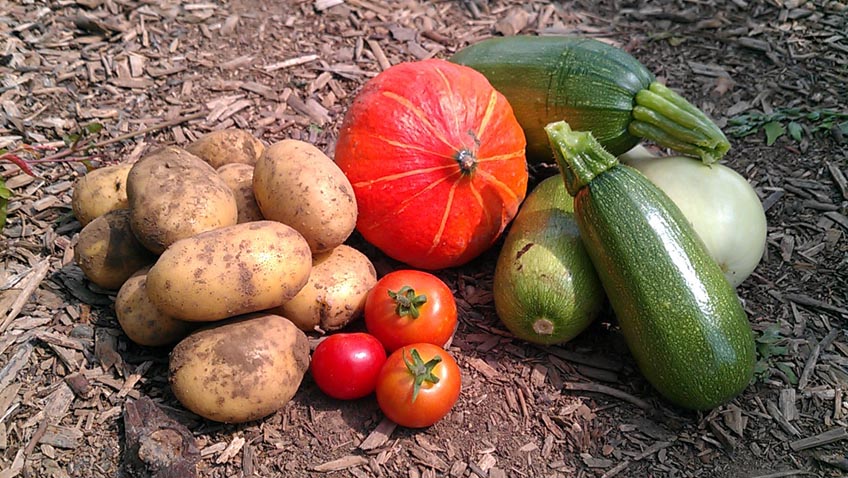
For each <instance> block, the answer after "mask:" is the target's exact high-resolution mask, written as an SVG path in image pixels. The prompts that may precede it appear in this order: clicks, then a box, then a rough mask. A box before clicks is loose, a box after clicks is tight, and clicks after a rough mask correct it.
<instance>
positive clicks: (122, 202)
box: [71, 164, 132, 226]
mask: <svg viewBox="0 0 848 478" xmlns="http://www.w3.org/2000/svg"><path fill="white" fill-rule="evenodd" d="M130 168H132V164H115V165H112V166H104V167H102V168H97V169H95V170H93V171H90V172H88V173H87V174H86V175H85V176H82V177H80V178H79V179H77V180H76V182H75V183H74V192H73V195H72V196H71V208H72V209H73V211H74V217H76V218H77V221H79V222H80V224H82V225H83V226H86V225H88V223H90V222H91V221H93V220H94V219H95V218H98V217H100V216H102V215H104V214H106V213H107V212H109V211H114V210H116V209H127V207H128V203H127V175H128V174H129V172H130Z"/></svg>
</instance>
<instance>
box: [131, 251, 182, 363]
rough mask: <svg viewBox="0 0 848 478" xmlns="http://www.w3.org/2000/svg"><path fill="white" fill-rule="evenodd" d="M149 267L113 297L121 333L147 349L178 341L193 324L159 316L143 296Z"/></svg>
mask: <svg viewBox="0 0 848 478" xmlns="http://www.w3.org/2000/svg"><path fill="white" fill-rule="evenodd" d="M149 270H150V268H149V267H145V268H144V269H141V270H139V271H138V272H136V273H135V274H133V275H132V276H131V277H130V278H129V279H127V281H126V282H124V285H122V286H121V289H120V290H119V291H118V295H117V296H116V297H115V315H116V316H117V318H118V324H120V325H121V330H123V331H124V333H125V334H126V335H127V337H129V339H130V340H132V341H133V342H135V343H137V344H139V345H147V346H151V347H158V346H162V345H169V344H173V343H176V342H179V341H180V340H182V339H183V338H185V336H186V335H188V334H189V333H190V332H191V331H192V330H194V329H195V328H196V324H192V323H191V322H184V321H182V320H177V319H175V318H173V317H171V316H170V315H167V314H164V313H162V311H161V310H159V308H158V307H156V305H154V304H153V302H151V301H150V297H149V296H148V295H147V272H148V271H149Z"/></svg>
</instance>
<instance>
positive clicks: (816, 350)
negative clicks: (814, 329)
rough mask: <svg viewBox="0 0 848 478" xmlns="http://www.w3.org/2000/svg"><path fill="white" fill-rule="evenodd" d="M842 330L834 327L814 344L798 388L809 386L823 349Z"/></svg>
mask: <svg viewBox="0 0 848 478" xmlns="http://www.w3.org/2000/svg"><path fill="white" fill-rule="evenodd" d="M840 331H841V330H840V329H832V330H831V331H830V332H828V334H827V335H826V336H825V337H824V338H823V339H822V340H821V342H818V343H817V344H816V345H815V346H813V350H812V351H811V352H810V356H809V357H808V358H807V361H806V363H805V364H804V370H803V371H802V372H801V377H800V378H798V390H801V391H803V390H804V389H806V388H807V384H808V383H809V381H810V377H811V375H812V373H813V369H814V368H815V367H816V363H817V362H818V360H819V355H820V354H821V352H822V350H824V349H826V348H827V347H829V346H830V344H831V343H832V342H833V341H834V340H835V339H836V336H837V335H839V332H840ZM787 419H788V417H787Z"/></svg>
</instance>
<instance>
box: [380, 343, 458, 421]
mask: <svg viewBox="0 0 848 478" xmlns="http://www.w3.org/2000/svg"><path fill="white" fill-rule="evenodd" d="M461 387H462V378H461V376H460V371H459V366H458V365H457V364H456V361H455V360H454V359H453V357H451V355H450V354H449V353H448V352H447V351H445V350H444V349H443V348H441V347H439V346H436V345H433V344H425V343H421V344H412V345H409V346H406V347H403V348H400V349H398V350H395V351H394V352H393V353H392V354H391V355H389V358H388V359H386V363H385V365H383V368H382V370H380V375H379V377H377V392H376V393H377V403H378V404H379V405H380V409H381V410H382V411H383V413H384V414H385V415H386V416H387V417H388V418H389V419H390V420H392V421H393V422H395V423H397V424H398V425H401V426H404V427H409V428H422V427H428V426H430V425H432V424H434V423H436V422H437V421H439V420H441V419H442V418H444V416H445V415H447V414H448V412H450V410H451V408H453V406H454V404H456V401H457V400H458V399H459V391H460V388H461Z"/></svg>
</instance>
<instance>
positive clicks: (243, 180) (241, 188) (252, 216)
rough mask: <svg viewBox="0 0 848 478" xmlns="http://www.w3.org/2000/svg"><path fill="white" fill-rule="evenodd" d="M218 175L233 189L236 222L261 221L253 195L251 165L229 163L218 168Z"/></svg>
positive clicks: (260, 213)
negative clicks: (236, 212) (236, 213)
mask: <svg viewBox="0 0 848 478" xmlns="http://www.w3.org/2000/svg"><path fill="white" fill-rule="evenodd" d="M218 176H221V179H223V180H224V182H225V183H227V186H229V187H230V189H232V190H233V194H234V195H235V197H236V208H237V209H238V223H239V224H241V223H244V222H251V221H261V220H262V219H263V217H262V211H260V210H259V206H258V205H257V204H256V197H254V196H253V166H251V165H249V164H241V163H230V164H225V165H223V166H221V167H220V168H218Z"/></svg>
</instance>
